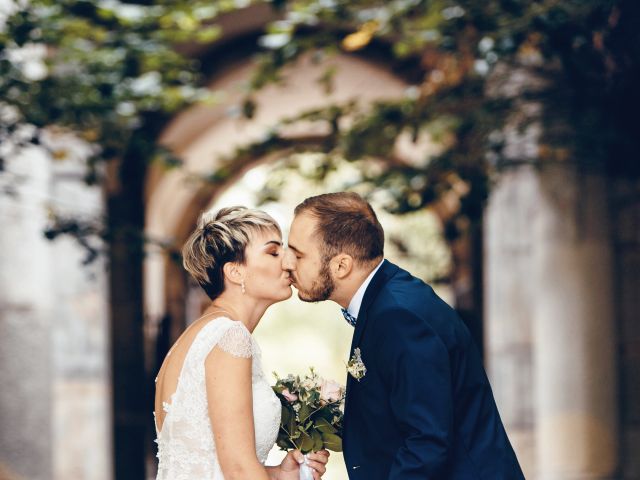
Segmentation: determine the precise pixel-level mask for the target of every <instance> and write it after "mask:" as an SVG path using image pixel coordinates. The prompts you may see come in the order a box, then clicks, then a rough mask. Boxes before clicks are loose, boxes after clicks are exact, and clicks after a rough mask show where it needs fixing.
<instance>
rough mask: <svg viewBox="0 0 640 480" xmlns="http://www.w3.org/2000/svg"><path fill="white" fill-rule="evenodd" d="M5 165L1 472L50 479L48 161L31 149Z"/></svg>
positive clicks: (0, 261)
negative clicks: (45, 233)
mask: <svg viewBox="0 0 640 480" xmlns="http://www.w3.org/2000/svg"><path fill="white" fill-rule="evenodd" d="M7 170H8V171H6V172H2V173H0V184H1V185H0V188H2V189H3V191H2V192H0V224H1V225H2V233H1V234H0V476H1V477H2V478H3V479H4V478H8V479H9V480H12V479H27V478H28V479H30V480H50V479H51V471H52V461H53V460H52V435H51V431H52V419H51V401H52V394H51V375H52V367H51V358H52V356H51V323H50V319H51V301H52V295H51V283H50V279H51V262H50V256H49V252H50V250H49V242H47V240H46V239H45V238H44V236H43V235H42V229H43V226H44V225H45V222H46V210H45V208H44V204H45V202H44V200H45V197H46V192H47V190H48V182H49V177H50V169H49V162H48V160H47V158H46V157H45V156H44V155H43V154H42V153H41V152H39V151H38V150H37V149H29V150H28V151H25V152H24V153H23V154H22V155H20V156H19V157H15V158H12V159H10V160H8V161H7ZM9 172H10V173H9ZM10 185H11V187H9V186H10ZM5 188H10V189H11V190H12V191H13V192H14V193H13V194H7V193H6V192H5V191H4V190H5Z"/></svg>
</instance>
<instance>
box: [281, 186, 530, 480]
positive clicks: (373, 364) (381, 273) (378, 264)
mask: <svg viewBox="0 0 640 480" xmlns="http://www.w3.org/2000/svg"><path fill="white" fill-rule="evenodd" d="M383 247H384V232H383V230H382V227H381V226H380V223H379V222H378V219H377V217H376V214H375V212H374V211H373V209H372V208H371V206H370V205H369V204H368V203H367V202H366V201H364V200H363V199H362V198H361V197H359V196H358V195H357V194H355V193H346V192H341V193H331V194H326V195H319V196H316V197H311V198H307V199H306V200H305V201H304V202H302V203H301V204H300V205H298V206H297V207H296V210H295V217H294V220H293V223H292V224H291V229H290V233H289V248H288V250H287V252H286V254H285V256H284V258H283V268H284V269H285V270H288V271H289V272H290V274H291V277H292V279H293V282H294V286H295V287H296V288H297V289H298V295H299V297H300V299H302V300H304V301H308V302H317V301H322V300H333V301H334V302H336V303H338V304H339V305H340V306H342V308H343V314H344V316H345V318H346V320H347V321H348V322H349V323H350V324H351V325H353V326H354V334H353V341H352V343H351V352H350V356H351V359H352V360H353V361H354V362H355V364H356V365H355V366H356V367H357V366H360V367H362V366H364V368H361V369H360V371H358V369H357V368H353V369H350V372H351V373H352V374H350V375H349V376H348V380H347V398H346V406H345V414H344V437H343V446H344V458H345V463H346V465H347V471H348V473H349V478H350V479H352V480H354V479H358V480H359V479H362V480H377V479H380V480H382V479H385V480H387V479H388V480H391V479H393V480H427V479H434V480H448V479H455V480H470V479H484V480H501V479H504V480H507V479H508V480H511V479H514V480H517V479H523V478H524V476H523V474H522V471H521V470H520V466H519V465H518V460H517V459H516V456H515V454H514V452H513V449H512V448H511V444H510V443H509V439H508V438H507V434H506V433H505V430H504V427H503V425H502V422H501V420H500V416H499V415H498V410H497V408H496V404H495V402H494V399H493V394H492V392H491V387H490V385H489V381H488V380H487V376H486V374H485V371H484V369H483V367H482V359H481V358H480V355H479V353H478V350H477V349H476V347H475V346H474V344H473V342H472V340H471V337H470V334H469V331H468V330H467V328H466V327H465V326H464V324H463V323H462V321H461V320H460V319H459V317H458V316H457V315H456V313H455V312H454V310H453V309H451V308H450V307H449V306H448V305H447V304H446V303H445V302H443V301H442V300H441V299H440V298H439V297H438V296H437V295H436V294H435V293H434V292H433V290H432V289H431V287H429V286H428V285H426V284H425V283H423V282H422V281H421V280H419V279H417V278H415V277H412V276H411V274H409V273H408V272H406V271H405V270H402V269H401V268H399V267H397V266H396V265H394V264H392V263H390V262H389V261H387V260H384V259H383ZM356 349H359V350H356ZM358 353H360V356H361V363H360V362H359V360H360V359H359V358H358ZM354 362H352V363H354ZM364 369H366V371H365V370H364ZM362 372H364V375H363V376H362ZM354 375H355V377H359V378H355V377H354Z"/></svg>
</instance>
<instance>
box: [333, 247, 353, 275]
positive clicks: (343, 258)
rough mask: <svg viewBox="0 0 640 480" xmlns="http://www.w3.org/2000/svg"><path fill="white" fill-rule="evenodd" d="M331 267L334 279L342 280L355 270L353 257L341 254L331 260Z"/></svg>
mask: <svg viewBox="0 0 640 480" xmlns="http://www.w3.org/2000/svg"><path fill="white" fill-rule="evenodd" d="M330 265H331V272H332V273H333V276H334V278H337V279H339V280H342V279H343V278H345V277H346V276H347V275H349V274H350V273H351V270H353V257H352V256H351V255H347V254H346V253H340V254H338V255H336V256H335V257H333V258H332V259H331V264H330Z"/></svg>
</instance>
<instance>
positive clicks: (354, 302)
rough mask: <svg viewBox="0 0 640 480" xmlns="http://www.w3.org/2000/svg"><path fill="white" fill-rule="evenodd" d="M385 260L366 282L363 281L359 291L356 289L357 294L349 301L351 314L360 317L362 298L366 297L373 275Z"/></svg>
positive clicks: (348, 310) (377, 268)
mask: <svg viewBox="0 0 640 480" xmlns="http://www.w3.org/2000/svg"><path fill="white" fill-rule="evenodd" d="M383 262H384V259H383V260H382V261H381V262H380V263H379V264H378V266H377V267H376V268H374V269H373V271H372V272H371V273H370V274H369V276H368V277H367V278H366V279H365V280H364V282H362V285H360V288H358V291H356V293H355V295H354V296H353V298H352V299H351V302H349V307H348V308H347V312H349V314H351V315H353V316H354V317H355V318H358V313H360V306H361V305H362V300H363V299H364V294H365V292H366V291H367V287H368V286H369V284H370V283H371V280H372V279H373V276H374V275H375V274H376V272H377V271H378V270H379V269H380V266H381V265H382V263H383Z"/></svg>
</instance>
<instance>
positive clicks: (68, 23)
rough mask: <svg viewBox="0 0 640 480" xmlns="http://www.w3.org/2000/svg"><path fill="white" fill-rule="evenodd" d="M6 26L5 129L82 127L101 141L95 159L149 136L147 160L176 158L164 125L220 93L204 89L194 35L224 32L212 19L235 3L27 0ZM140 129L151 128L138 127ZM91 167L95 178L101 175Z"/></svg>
mask: <svg viewBox="0 0 640 480" xmlns="http://www.w3.org/2000/svg"><path fill="white" fill-rule="evenodd" d="M22 5H23V6H21V7H20V8H17V9H16V10H15V11H14V12H13V14H11V15H10V16H9V17H8V18H7V19H6V21H5V24H4V28H2V31H0V98H2V102H1V104H0V106H1V108H2V110H3V112H8V113H9V114H10V115H5V118H4V119H3V122H2V130H1V131H0V135H1V136H2V140H10V139H11V137H12V134H13V132H14V131H15V129H16V126H17V125H18V124H30V125H34V126H36V127H38V129H37V130H35V131H34V134H33V137H32V139H31V141H33V142H37V141H38V138H39V135H40V131H39V129H41V128H45V127H48V128H51V127H52V126H56V127H58V128H61V129H64V130H69V131H72V132H74V133H76V134H77V135H78V136H80V137H81V138H83V139H84V140H86V141H87V142H89V143H92V144H95V145H96V146H97V147H98V148H97V150H96V152H97V153H96V155H95V158H92V159H90V161H89V166H90V167H95V165H96V164H97V163H98V162H99V161H102V160H111V159H114V158H121V157H123V156H124V155H125V152H126V151H127V150H128V149H129V147H130V141H131V140H132V138H135V137H138V138H143V137H145V136H148V137H149V142H148V144H147V145H146V146H145V147H147V149H146V150H145V151H146V152H148V155H147V156H146V158H140V160H139V161H141V162H149V161H151V160H153V159H161V160H165V159H167V160H168V162H167V164H168V165H174V164H176V159H175V158H173V157H171V156H170V155H167V152H166V151H163V150H156V149H155V146H154V145H155V138H156V137H157V131H158V128H157V125H158V123H162V122H163V121H166V119H167V118H169V116H170V115H173V114H175V113H176V112H178V111H180V110H181V109H183V108H185V107H186V106H188V105H190V104H193V103H194V102H197V101H202V100H204V99H207V98H211V96H210V93H209V92H208V91H207V90H206V89H203V88H200V85H201V84H202V81H203V78H202V76H201V73H200V65H199V63H198V61H197V60H196V59H193V58H189V57H188V56H185V55H183V54H181V53H180V50H179V48H180V45H181V44H183V43H185V42H201V41H203V42H211V41H212V40H215V39H216V38H217V37H218V36H219V35H220V30H219V28H218V27H217V26H215V25H214V24H212V23H211V22H212V20H213V19H214V18H215V17H216V16H217V15H218V14H220V13H221V12H224V11H226V10H228V9H229V8H231V7H232V5H230V4H229V2H226V3H225V2H214V3H212V2H204V1H195V2H194V1H164V2H155V3H153V4H147V3H135V2H126V3H125V2H120V1H115V0H114V1H99V2H94V1H84V0H65V1H56V2H54V1H48V0H34V1H30V2H25V3H24V4H22ZM136 132H138V133H142V134H141V135H136ZM95 174H96V170H95V168H92V169H91V172H90V174H89V175H88V177H87V178H88V179H92V180H94V181H95V180H96V175H95Z"/></svg>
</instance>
